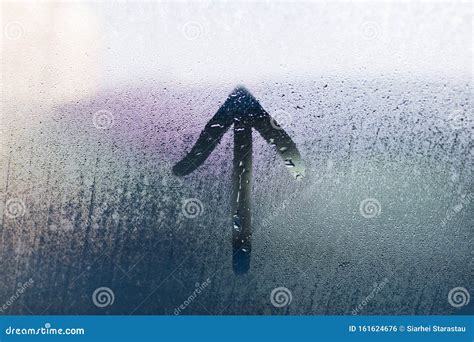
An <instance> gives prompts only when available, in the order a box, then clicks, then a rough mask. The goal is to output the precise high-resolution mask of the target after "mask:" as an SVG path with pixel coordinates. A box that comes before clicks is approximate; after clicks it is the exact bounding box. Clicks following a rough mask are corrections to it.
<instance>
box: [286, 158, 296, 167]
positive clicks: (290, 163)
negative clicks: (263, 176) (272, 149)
mask: <svg viewBox="0 0 474 342" xmlns="http://www.w3.org/2000/svg"><path fill="white" fill-rule="evenodd" d="M285 165H286V166H287V167H295V164H294V163H293V161H292V160H291V159H285Z"/></svg>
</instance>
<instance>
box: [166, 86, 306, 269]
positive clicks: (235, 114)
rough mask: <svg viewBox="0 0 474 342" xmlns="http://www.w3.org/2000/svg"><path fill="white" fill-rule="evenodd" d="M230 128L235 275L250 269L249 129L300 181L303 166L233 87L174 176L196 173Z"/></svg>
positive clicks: (274, 126)
mask: <svg viewBox="0 0 474 342" xmlns="http://www.w3.org/2000/svg"><path fill="white" fill-rule="evenodd" d="M232 124H233V125H234V160H233V171H232V183H233V185H232V186H233V191H232V223H233V230H232V232H233V233H232V246H233V252H234V253H233V261H232V262H233V268H234V272H235V273H245V272H247V271H248V270H249V268H250V251H251V236H252V229H251V189H252V128H254V129H256V130H257V131H258V132H259V133H260V135H261V136H262V137H263V138H264V139H265V140H266V141H267V142H268V143H269V144H270V145H273V146H274V147H275V148H276V150H277V152H278V154H279V155H280V156H281V157H282V158H283V160H284V162H285V165H286V166H287V167H288V170H289V171H290V172H291V173H292V174H293V176H294V177H295V178H296V179H299V178H303V177H304V175H305V166H304V163H303V161H302V159H301V156H300V153H299V152H298V149H297V148H296V144H295V143H294V142H293V140H291V138H290V136H289V135H288V134H287V133H286V132H285V131H284V130H283V129H282V128H281V127H280V126H279V125H278V123H277V122H276V121H275V120H274V119H273V118H272V117H271V116H270V115H269V114H268V113H267V112H266V111H265V110H264V109H263V108H262V106H261V105H260V103H258V101H257V100H256V99H255V97H254V96H253V95H252V94H250V93H249V92H248V90H247V89H245V88H244V87H241V86H239V87H237V88H235V89H234V91H233V92H232V93H231V94H230V95H229V97H228V98H227V100H226V101H225V102H224V104H223V105H222V106H221V107H220V108H219V110H218V111H217V113H216V114H215V115H214V116H213V117H212V118H211V120H209V122H208V123H207V124H206V126H205V127H204V130H203V131H202V132H201V134H200V135H199V138H198V140H197V142H196V144H195V145H194V146H193V148H192V149H191V151H190V152H189V153H188V154H187V155H186V156H185V157H184V158H183V159H182V160H181V161H179V162H178V163H177V164H176V165H175V166H174V167H173V173H174V174H175V175H177V176H185V175H188V174H190V173H191V172H193V171H194V170H196V169H197V168H198V167H199V166H200V165H201V164H203V163H204V161H205V160H206V159H207V157H208V156H209V155H210V154H211V152H212V150H214V148H215V147H216V146H217V145H218V144H219V142H220V140H221V138H222V136H223V135H224V134H225V132H227V130H228V129H229V128H230V126H232Z"/></svg>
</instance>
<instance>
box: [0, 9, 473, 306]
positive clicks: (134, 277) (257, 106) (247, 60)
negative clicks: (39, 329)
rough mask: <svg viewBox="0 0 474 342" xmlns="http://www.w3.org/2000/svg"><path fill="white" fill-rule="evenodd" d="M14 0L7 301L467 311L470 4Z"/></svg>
mask: <svg viewBox="0 0 474 342" xmlns="http://www.w3.org/2000/svg"><path fill="white" fill-rule="evenodd" d="M2 6H3V12H4V15H3V37H2V41H3V43H4V44H3V47H4V49H3V60H4V62H3V64H2V84H1V85H2V95H1V97H2V98H1V99H2V111H1V117H0V119H1V127H0V134H1V135H0V139H1V149H0V153H1V159H0V172H1V173H0V212H1V213H2V215H1V221H0V222H1V225H0V231H1V240H0V246H1V250H0V255H1V259H0V269H1V274H2V276H1V277H0V311H1V313H2V314H29V313H33V314H175V315H180V314H184V315H186V314H273V315H279V314H295V315H296V314H323V315H324V314H337V315H338V314H362V315H363V314H462V313H465V312H468V311H469V310H471V311H470V312H472V307H471V305H472V303H471V304H470V293H472V290H473V289H472V284H473V283H474V263H473V260H474V258H473V252H472V250H473V248H472V242H473V225H472V222H473V210H472V208H473V201H474V195H473V184H472V170H473V158H472V157H473V142H472V135H473V121H472V111H473V103H472V100H473V96H472V60H473V59H472V43H471V34H472V31H471V30H472V23H471V17H472V9H471V7H470V5H469V4H468V3H453V4H447V3H445V4H443V3H441V4H432V3H419V4H409V3H396V2H389V3H378V4H376V3H370V2H369V3H363V4H362V3H361V4H353V3H344V2H341V3H335V4H325V3H319V2H316V3H298V2H295V3H278V4H272V3H263V2H262V3H248V4H246V3H237V2H235V3H229V4H227V3H226V4H219V3H195V2H189V3H186V2H184V3H176V4H173V3H158V2H156V3H155V2H143V3H140V2H138V3H116V4H112V3H86V2H84V3H48V2H45V3H39V4H16V3H5V4H2ZM236 87H242V88H236ZM244 87H245V88H244ZM235 89H237V90H235ZM239 89H245V92H244V93H239V91H242V92H243V90H239ZM236 91H237V95H238V96H237V98H238V99H237V100H235V99H234V98H233V96H234V95H235V94H236V93H235V92H236ZM233 92H234V93H233ZM232 94H234V95H232ZM239 94H240V95H239ZM242 94H244V95H242ZM229 96H230V97H229ZM239 96H241V97H239ZM228 98H229V99H231V100H229V101H230V102H227V104H229V103H231V105H232V106H231V105H226V100H227V99H228ZM239 101H240V102H239ZM220 108H224V109H222V110H224V111H226V112H225V114H226V115H227V116H225V115H224V116H222V117H223V119H219V118H218V120H217V121H216V122H214V121H211V122H210V120H211V118H213V117H214V115H217V114H216V113H218V111H219V110H220ZM242 113H245V115H247V116H243V114H242ZM241 114H242V115H241ZM267 114H268V117H267V116H266V115H267ZM252 115H257V116H258V115H260V116H258V118H257V119H255V120H254V119H252V120H253V121H248V117H252ZM262 117H264V118H265V120H266V121H265V123H262V122H263V121H261V120H260V118H262ZM229 118H230V119H229ZM252 118H253V117H252ZM228 119H229V120H230V121H226V120H228ZM259 120H260V121H259ZM207 124H209V125H208V126H206V125H207ZM259 125H265V127H266V128H265V129H263V128H262V127H263V126H259ZM205 127H207V128H208V129H207V130H205ZM224 128H225V129H224ZM259 128H260V129H259ZM203 130H204V131H205V133H203V134H204V135H202V137H203V138H202V140H201V142H206V141H208V142H209V148H210V149H212V151H210V153H209V151H208V150H207V149H206V145H205V144H204V143H203V144H201V143H198V144H197V147H196V148H195V150H193V146H195V144H196V143H197V142H198V141H199V138H200V136H201V133H202V132H203ZM239 130H242V132H243V131H245V132H247V135H246V136H245V137H240V138H239V137H236V136H235V135H236V134H237V135H238V134H240V133H239V132H240V131H239ZM215 132H217V133H215ZM278 132H280V133H278ZM281 132H284V133H281ZM209 137H211V138H212V139H211V138H209ZM216 137H218V139H220V140H219V143H218V144H215V142H217V141H216V140H215V139H216ZM249 137H251V140H249ZM207 138H209V140H206V139H207ZM275 139H276V141H275ZM242 141H244V143H242V145H245V146H244V147H243V148H242V149H243V150H245V151H246V152H245V153H241V152H239V151H240V150H239V144H240V143H241V142H242ZM249 141H250V145H249ZM285 144H286V145H285ZM236 146H237V147H236ZM188 153H191V157H192V158H194V159H193V160H199V163H197V162H196V165H194V164H193V163H194V161H193V160H191V159H186V158H185V156H187V155H188ZM201 153H204V155H206V156H207V154H209V155H208V156H207V158H204V157H202V158H201V157H200V156H201ZM239 153H240V157H239V158H240V159H239V158H236V157H235V155H236V154H237V155H239ZM249 153H250V154H249ZM249 155H251V158H247V157H248V156H249ZM183 158H184V159H183ZM243 158H246V159H245V163H244V162H242V163H241V161H242V160H244V159H243ZM201 159H202V160H201ZM182 160H184V161H185V162H187V163H191V167H190V168H189V170H192V172H187V171H188V169H185V171H182V169H179V167H178V168H176V167H175V169H173V167H174V166H175V165H180V164H177V163H178V162H180V161H182ZM190 160H191V162H190ZM198 164H199V165H198ZM182 165H183V164H181V166H182ZM173 170H175V172H173ZM180 170H181V171H182V172H180ZM250 170H251V174H250ZM289 171H290V172H289ZM240 172H241V173H240ZM243 175H245V176H243ZM242 177H244V178H242ZM236 184H237V186H236ZM242 189H245V191H244V192H242V191H243V190H242ZM243 195H245V205H241V206H239V205H235V203H234V202H235V201H238V200H242V197H240V196H243ZM242 210H244V211H247V210H248V215H247V214H245V215H244V214H242ZM249 217H250V219H249ZM244 228H245V230H246V232H249V231H250V232H251V234H250V235H249V234H247V233H246V234H243V235H242V234H240V232H241V230H242V229H244ZM236 231H237V233H236ZM236 238H237V240H239V239H240V238H242V239H244V240H245V241H243V242H242V243H241V244H239V241H237V244H236V241H235V240H236ZM247 239H249V240H248V241H247ZM250 245H251V252H250ZM236 246H238V248H241V249H242V248H243V249H247V248H248V249H249V250H248V255H249V259H245V260H248V261H249V264H248V267H244V268H240V269H239V268H238V267H236V264H235V260H234V262H233V254H235V253H236V250H235V247H236ZM233 247H234V248H233ZM244 252H247V251H244ZM246 255H247V254H246Z"/></svg>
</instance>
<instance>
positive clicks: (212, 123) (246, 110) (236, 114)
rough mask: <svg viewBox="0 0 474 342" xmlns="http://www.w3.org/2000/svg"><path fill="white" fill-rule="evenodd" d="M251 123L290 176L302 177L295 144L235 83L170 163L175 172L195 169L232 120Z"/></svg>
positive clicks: (302, 167) (249, 95)
mask: <svg viewBox="0 0 474 342" xmlns="http://www.w3.org/2000/svg"><path fill="white" fill-rule="evenodd" d="M236 121H242V122H243V123H244V124H245V125H248V126H250V127H254V128H255V129H256V130H257V131H258V132H259V133H260V135H261V136H262V137H263V138H264V139H265V140H266V141H267V142H268V143H269V144H271V145H273V146H275V148H276V149H277V152H278V154H279V155H280V156H281V157H282V158H283V160H284V161H285V165H286V166H287V167H288V169H289V170H290V172H291V173H292V174H293V176H294V177H295V178H297V179H299V178H302V177H304V174H305V167H304V164H303V161H302V160H301V156H300V154H299V152H298V149H297V148H296V144H295V143H294V142H293V140H292V139H291V138H290V136H289V135H288V134H287V133H286V132H285V131H284V130H283V129H282V128H281V127H280V126H279V125H278V123H277V122H276V121H275V120H274V119H273V118H272V117H271V116H270V115H269V114H268V113H267V112H266V111H265V110H264V109H263V108H262V106H261V105H260V103H259V102H258V101H257V99H256V98H255V97H254V96H253V95H252V94H251V93H250V92H249V91H248V90H247V89H246V88H245V87H244V86H240V85H239V86H237V87H236V88H234V90H233V91H232V93H231V94H230V95H229V96H228V97H227V99H226V101H225V102H224V104H223V105H222V106H221V107H220V108H219V110H218V111H217V113H216V114H215V115H214V116H213V117H212V118H211V120H209V122H208V123H207V124H206V126H205V127H204V130H203V131H202V132H201V134H200V136H199V138H198V140H197V142H196V144H195V145H194V146H193V148H192V149H191V151H190V152H189V153H188V154H187V155H186V156H185V157H184V158H183V159H182V160H181V161H180V162H178V163H177V164H176V165H175V166H174V167H173V173H174V174H175V175H177V176H185V175H187V174H189V173H191V172H193V171H194V170H196V169H197V168H198V167H199V166H200V165H201V164H202V163H204V161H205V160H206V159H207V157H208V156H209V155H210V154H211V152H212V150H214V148H215V147H216V146H217V144H219V142H220V140H221V138H222V136H223V135H224V134H225V132H226V131H227V130H228V129H229V128H230V126H231V125H232V124H233V123H234V122H236Z"/></svg>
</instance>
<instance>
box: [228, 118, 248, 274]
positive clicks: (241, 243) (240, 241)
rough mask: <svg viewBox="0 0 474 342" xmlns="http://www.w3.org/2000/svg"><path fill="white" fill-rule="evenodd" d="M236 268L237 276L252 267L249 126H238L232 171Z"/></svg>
mask: <svg viewBox="0 0 474 342" xmlns="http://www.w3.org/2000/svg"><path fill="white" fill-rule="evenodd" d="M232 183H233V191H232V220H233V230H232V232H233V234H232V245H233V251H234V254H233V266H234V270H235V271H236V272H246V271H247V270H248V269H249V267H250V250H251V241H250V240H251V236H252V230H251V220H252V215H251V190H252V128H251V126H250V125H248V124H247V123H245V122H240V121H238V122H236V123H234V161H233V171H232Z"/></svg>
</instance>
